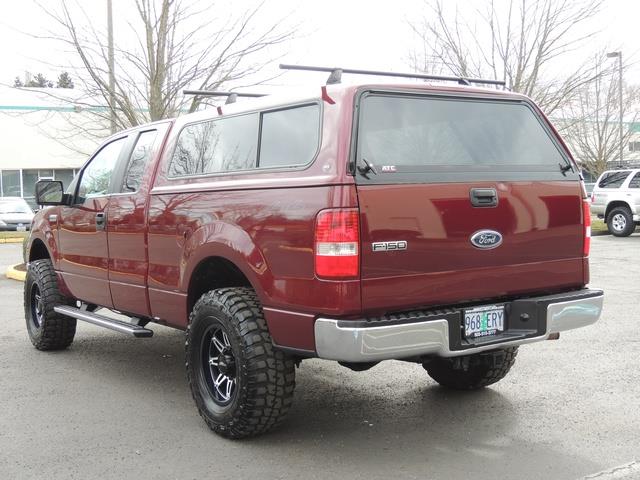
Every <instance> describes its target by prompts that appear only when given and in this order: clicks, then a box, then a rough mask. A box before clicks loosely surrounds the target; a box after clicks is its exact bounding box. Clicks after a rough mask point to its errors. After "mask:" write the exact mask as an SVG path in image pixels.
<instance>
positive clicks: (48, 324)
mask: <svg viewBox="0 0 640 480" xmlns="http://www.w3.org/2000/svg"><path fill="white" fill-rule="evenodd" d="M68 303H69V302H68V299H67V298H66V297H65V296H63V295H62V294H61V293H60V290H59V289H58V278H57V276H56V272H55V270H54V269H53V264H52V263H51V260H35V261H33V262H31V263H30V264H29V268H28V269H27V276H26V278H25V282H24V313H25V320H26V322H27V332H28V333H29V339H30V340H31V343H33V346H34V347H36V348H37V349H38V350H63V349H65V348H67V347H68V346H69V345H71V342H73V337H74V336H75V334H76V319H75V318H70V317H67V316H65V315H60V314H59V313H56V312H54V310H53V307H55V306H56V305H67V304H68Z"/></svg>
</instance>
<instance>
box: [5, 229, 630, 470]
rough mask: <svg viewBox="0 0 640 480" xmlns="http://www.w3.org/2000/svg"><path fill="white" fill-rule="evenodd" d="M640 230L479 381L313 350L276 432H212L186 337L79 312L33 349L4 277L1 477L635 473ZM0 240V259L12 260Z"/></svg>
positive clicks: (596, 258)
mask: <svg viewBox="0 0 640 480" xmlns="http://www.w3.org/2000/svg"><path fill="white" fill-rule="evenodd" d="M638 252H640V234H634V235H633V236H631V237H629V238H624V239H620V238H614V237H611V236H602V237H596V238H594V239H593V246H592V258H591V278H592V285H593V286H597V287H601V288H604V289H605V291H606V300H605V310H604V315H603V318H602V319H601V321H600V322H598V323H597V324H596V325H594V326H591V327H588V328H585V329H582V330H577V331H574V332H566V333H563V334H562V336H561V338H560V340H557V341H548V342H543V343H537V344H533V345H527V346H524V347H522V348H520V353H519V355H518V358H517V361H516V364H515V366H514V368H513V369H512V371H511V373H510V374H509V375H508V376H507V377H506V378H505V379H504V380H502V381H501V382H499V383H497V384H496V385H494V386H491V387H489V388H487V389H485V390H483V391H479V392H471V393H458V392H452V391H448V390H446V389H443V388H441V387H439V386H438V385H437V384H436V383H435V382H434V381H432V380H431V379H430V378H429V377H428V376H427V374H426V372H425V371H424V370H423V369H422V367H420V366H419V365H414V364H406V363H402V362H386V363H381V364H379V365H378V366H376V367H374V368H373V369H371V370H369V371H366V372H360V373H357V372H352V371H350V370H347V369H345V368H343V367H340V366H339V365H337V364H336V363H333V362H327V361H321V360H309V361H305V362H303V363H302V365H301V367H300V368H299V369H298V370H297V386H296V394H295V399H294V406H293V408H292V410H291V412H290V414H289V416H288V419H287V421H286V422H285V423H284V424H283V426H282V427H281V428H280V429H278V430H277V431H275V432H273V433H271V434H267V435H264V436H262V437H258V438H254V439H251V440H243V441H230V440H224V439H222V438H219V437H217V436H216V435H214V434H213V433H211V432H210V431H209V430H208V428H207V427H206V425H205V424H204V422H203V421H202V420H201V419H200V417H199V416H198V413H197V411H196V409H195V406H194V404H193V401H192V399H191V395H190V393H189V389H188V386H187V382H186V379H185V372H184V360H183V349H184V337H183V333H182V332H179V331H176V330H171V329H169V328H165V327H160V326H153V327H152V328H153V329H154V331H155V335H154V337H153V338H151V339H134V338H129V337H125V336H123V335H120V334H118V333H115V332H111V331H108V330H103V329H100V328H98V327H94V326H92V325H89V324H85V323H82V322H78V333H77V335H76V338H75V341H74V343H73V345H72V346H71V347H70V348H69V349H68V350H66V351H63V352H55V353H46V352H39V351H37V350H35V349H34V348H33V347H32V346H31V344H30V342H29V340H28V338H27V334H26V330H25V326H24V313H23V306H22V284H21V283H20V282H16V281H14V280H8V279H5V278H4V277H2V279H0V309H1V311H2V312H3V314H2V317H1V318H2V320H1V322H2V327H1V328H0V479H42V478H46V479H67V478H70V479H83V480H84V479H93V478H100V479H128V478H132V479H133V478H135V479H147V478H149V479H181V480H183V479H192V478H193V479H201V478H212V479H236V478H238V479H245V478H251V479H274V478H292V479H326V478H339V479H365V478H366V479H378V478H380V479H405V478H407V479H411V478H415V479H420V480H426V479H446V480H457V479H475V480H482V479H491V480H495V479H545V480H552V479H582V478H584V477H589V478H598V479H605V480H606V479H609V478H625V479H632V478H639V477H640V463H638V462H639V461H640V367H639V365H640V316H639V314H638V310H639V309H640V267H639V266H638V265H639V263H638ZM20 255H21V254H20V245H11V244H7V245H0V269H2V272H4V269H5V268H6V266H7V265H9V264H12V263H18V262H19V261H20Z"/></svg>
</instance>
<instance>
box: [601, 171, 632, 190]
mask: <svg viewBox="0 0 640 480" xmlns="http://www.w3.org/2000/svg"><path fill="white" fill-rule="evenodd" d="M629 173H630V172H629V171H628V170H622V171H620V172H609V173H605V174H604V175H603V176H602V178H601V179H600V181H599V182H598V187H600V188H620V185H622V184H623V183H624V181H625V180H626V178H627V177H628V176H629Z"/></svg>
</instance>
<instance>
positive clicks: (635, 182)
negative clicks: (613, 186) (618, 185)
mask: <svg viewBox="0 0 640 480" xmlns="http://www.w3.org/2000/svg"><path fill="white" fill-rule="evenodd" d="M629 188H640V172H638V173H636V174H635V175H634V176H633V178H632V179H631V181H629Z"/></svg>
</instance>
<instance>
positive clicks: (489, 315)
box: [464, 305, 504, 338]
mask: <svg viewBox="0 0 640 480" xmlns="http://www.w3.org/2000/svg"><path fill="white" fill-rule="evenodd" d="M503 331H504V306H503V305H488V306H485V307H477V308H472V309H469V310H465V311H464V336H465V338H479V337H488V336H491V335H497V334H498V333H500V332H503Z"/></svg>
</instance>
